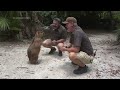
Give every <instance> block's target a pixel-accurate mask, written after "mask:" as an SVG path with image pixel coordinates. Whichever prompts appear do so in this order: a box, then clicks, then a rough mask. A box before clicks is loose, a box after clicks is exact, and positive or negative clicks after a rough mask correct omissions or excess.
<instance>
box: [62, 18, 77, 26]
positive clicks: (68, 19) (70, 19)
mask: <svg viewBox="0 0 120 90" xmlns="http://www.w3.org/2000/svg"><path fill="white" fill-rule="evenodd" d="M69 22H73V23H77V20H76V18H74V17H68V18H67V19H66V21H64V22H62V23H63V24H67V23H69Z"/></svg>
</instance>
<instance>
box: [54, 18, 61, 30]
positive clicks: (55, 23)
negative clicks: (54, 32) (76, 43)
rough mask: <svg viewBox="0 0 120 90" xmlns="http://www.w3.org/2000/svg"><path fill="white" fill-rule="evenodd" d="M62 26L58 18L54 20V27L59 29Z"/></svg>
mask: <svg viewBox="0 0 120 90" xmlns="http://www.w3.org/2000/svg"><path fill="white" fill-rule="evenodd" d="M59 26H60V23H59V22H58V21H56V20H53V28H54V29H57V28H58V27H59Z"/></svg>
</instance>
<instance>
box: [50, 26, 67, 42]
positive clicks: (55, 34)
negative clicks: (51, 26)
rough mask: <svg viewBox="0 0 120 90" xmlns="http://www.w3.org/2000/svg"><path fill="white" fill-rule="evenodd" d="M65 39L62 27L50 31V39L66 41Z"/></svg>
mask: <svg viewBox="0 0 120 90" xmlns="http://www.w3.org/2000/svg"><path fill="white" fill-rule="evenodd" d="M66 38H67V31H66V29H65V27H64V26H62V25H61V26H60V27H59V28H58V29H56V30H52V32H51V39H52V40H59V39H66Z"/></svg>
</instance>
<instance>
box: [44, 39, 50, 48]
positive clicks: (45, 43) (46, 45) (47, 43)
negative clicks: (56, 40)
mask: <svg viewBox="0 0 120 90" xmlns="http://www.w3.org/2000/svg"><path fill="white" fill-rule="evenodd" d="M42 45H43V46H44V47H49V46H51V45H52V42H51V41H50V40H49V39H47V40H45V41H43V43H42Z"/></svg>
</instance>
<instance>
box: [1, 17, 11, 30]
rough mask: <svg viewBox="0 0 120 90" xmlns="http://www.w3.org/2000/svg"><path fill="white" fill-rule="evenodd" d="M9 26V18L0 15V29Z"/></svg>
mask: <svg viewBox="0 0 120 90" xmlns="http://www.w3.org/2000/svg"><path fill="white" fill-rule="evenodd" d="M9 28H10V27H9V20H8V19H6V18H4V17H0V30H7V29H9Z"/></svg>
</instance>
